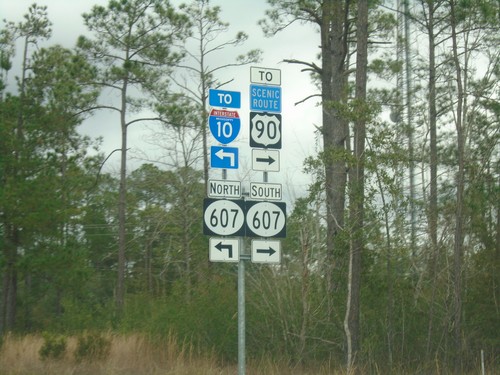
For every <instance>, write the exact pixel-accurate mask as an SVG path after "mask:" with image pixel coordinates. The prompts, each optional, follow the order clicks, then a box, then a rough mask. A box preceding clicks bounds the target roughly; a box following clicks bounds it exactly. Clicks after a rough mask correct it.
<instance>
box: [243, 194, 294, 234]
mask: <svg viewBox="0 0 500 375" xmlns="http://www.w3.org/2000/svg"><path fill="white" fill-rule="evenodd" d="M245 222H246V235H247V236H248V237H282V238H283V237H286V203H285V202H254V201H246V219H245Z"/></svg>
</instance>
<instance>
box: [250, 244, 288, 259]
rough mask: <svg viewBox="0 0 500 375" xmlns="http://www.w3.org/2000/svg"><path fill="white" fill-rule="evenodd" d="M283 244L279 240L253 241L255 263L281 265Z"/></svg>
mask: <svg viewBox="0 0 500 375" xmlns="http://www.w3.org/2000/svg"><path fill="white" fill-rule="evenodd" d="M280 261H281V242H280V241H279V240H252V262H253V263H280Z"/></svg>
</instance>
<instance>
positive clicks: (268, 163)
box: [252, 148, 280, 172]
mask: <svg viewBox="0 0 500 375" xmlns="http://www.w3.org/2000/svg"><path fill="white" fill-rule="evenodd" d="M252 169H253V170H254V171H263V172H279V170H280V152H279V150H269V149H260V148H253V149H252Z"/></svg>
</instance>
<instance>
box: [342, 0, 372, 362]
mask: <svg viewBox="0 0 500 375" xmlns="http://www.w3.org/2000/svg"><path fill="white" fill-rule="evenodd" d="M356 40H357V51H356V100H355V108H356V109H357V110H356V112H357V118H356V119H355V123H354V163H355V164H354V165H353V166H352V167H351V168H350V173H349V187H350V204H349V206H350V210H349V211H350V218H351V220H350V222H351V228H352V232H351V241H350V252H349V274H348V283H347V290H348V293H347V308H346V314H345V319H344V330H345V334H346V339H347V368H348V372H350V371H352V369H353V368H354V365H355V362H356V359H357V357H358V353H359V350H360V347H361V334H360V323H359V315H360V299H361V298H360V297H361V267H362V264H361V260H362V253H363V247H364V239H363V238H364V236H363V223H364V184H365V183H364V173H365V172H364V170H365V168H364V154H365V138H366V121H367V118H369V110H368V106H367V105H366V83H367V82H366V81H367V67H368V1H367V0H358V17H357V32H356Z"/></svg>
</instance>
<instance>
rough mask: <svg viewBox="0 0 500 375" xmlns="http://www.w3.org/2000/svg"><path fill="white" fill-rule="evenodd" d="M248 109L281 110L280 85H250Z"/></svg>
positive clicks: (259, 110) (258, 110)
mask: <svg viewBox="0 0 500 375" xmlns="http://www.w3.org/2000/svg"><path fill="white" fill-rule="evenodd" d="M250 111H257V112H281V87H277V86H262V85H250Z"/></svg>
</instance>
